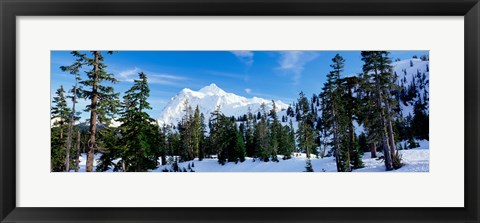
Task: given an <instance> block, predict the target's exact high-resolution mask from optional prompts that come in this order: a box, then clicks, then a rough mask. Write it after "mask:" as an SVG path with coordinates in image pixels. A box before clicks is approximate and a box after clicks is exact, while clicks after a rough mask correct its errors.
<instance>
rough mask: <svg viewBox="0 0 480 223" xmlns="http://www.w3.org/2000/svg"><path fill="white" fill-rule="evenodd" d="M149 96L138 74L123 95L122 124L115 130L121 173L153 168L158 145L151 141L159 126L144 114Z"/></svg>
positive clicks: (148, 105) (143, 81)
mask: <svg viewBox="0 0 480 223" xmlns="http://www.w3.org/2000/svg"><path fill="white" fill-rule="evenodd" d="M149 95H150V88H149V86H148V82H147V75H146V74H145V73H143V72H140V73H139V79H138V80H135V81H134V84H133V86H132V87H131V88H130V89H129V90H128V91H126V92H125V95H124V97H123V103H122V104H123V106H122V107H123V110H122V112H121V117H120V118H119V121H120V122H122V125H120V127H119V128H120V134H121V136H122V138H121V145H123V151H122V154H121V159H122V161H123V162H124V163H125V168H126V169H125V171H135V172H142V171H147V170H149V169H154V168H156V166H157V160H156V156H155V154H156V152H157V151H156V150H157V149H158V147H157V146H158V145H156V142H157V141H156V139H155V138H156V136H157V135H158V132H157V130H158V128H159V127H158V126H157V125H156V124H154V123H156V122H155V120H154V119H152V118H151V117H150V116H149V115H148V113H147V112H146V110H149V109H151V107H150V104H149V103H148V101H147V99H148V97H149Z"/></svg>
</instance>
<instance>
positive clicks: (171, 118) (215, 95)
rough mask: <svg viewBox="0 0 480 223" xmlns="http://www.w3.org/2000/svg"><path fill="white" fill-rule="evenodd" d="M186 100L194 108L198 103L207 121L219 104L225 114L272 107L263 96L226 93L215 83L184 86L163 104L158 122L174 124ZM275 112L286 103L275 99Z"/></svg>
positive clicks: (239, 113) (282, 108)
mask: <svg viewBox="0 0 480 223" xmlns="http://www.w3.org/2000/svg"><path fill="white" fill-rule="evenodd" d="M187 100H188V105H189V106H191V107H192V109H195V107H196V106H197V105H198V107H199V109H200V112H201V113H203V114H204V115H205V121H206V122H208V120H209V118H210V113H211V112H213V111H215V109H216V108H217V106H220V110H221V111H222V113H223V114H225V115H226V116H235V117H238V116H242V115H244V114H247V113H248V109H249V108H250V109H251V112H252V113H253V114H256V113H257V112H258V111H260V105H261V104H262V103H265V105H266V110H267V111H268V110H271V109H272V107H273V103H272V100H267V99H263V98H257V97H253V98H245V97H242V96H238V95H236V94H233V93H227V92H225V91H224V90H222V89H221V88H219V87H218V86H217V85H216V84H213V83H212V84H210V85H208V86H205V87H203V88H202V89H200V90H198V91H193V90H191V89H188V88H185V89H183V90H181V91H180V92H179V93H177V95H175V96H174V97H173V98H172V99H171V100H170V101H169V102H168V104H167V105H166V106H165V108H164V109H163V111H162V112H161V114H160V118H159V119H158V123H159V124H160V125H163V124H167V125H169V124H173V125H176V124H177V123H178V122H179V121H180V120H181V119H182V116H183V115H184V109H185V107H184V106H185V105H184V103H185V101H187ZM275 105H276V107H277V112H280V111H282V110H286V109H287V108H288V105H287V104H285V103H283V102H282V101H279V100H277V101H275Z"/></svg>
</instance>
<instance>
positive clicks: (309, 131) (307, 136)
mask: <svg viewBox="0 0 480 223" xmlns="http://www.w3.org/2000/svg"><path fill="white" fill-rule="evenodd" d="M299 96H300V97H299V99H298V103H297V105H298V106H299V111H298V114H299V122H298V130H297V138H298V142H299V147H300V149H302V150H303V151H304V152H305V153H306V154H307V158H310V156H311V154H317V152H316V146H315V138H316V137H315V131H314V129H313V124H314V117H313V113H312V112H311V110H310V106H309V103H308V99H307V98H306V97H305V95H304V93H303V92H300V94H299Z"/></svg>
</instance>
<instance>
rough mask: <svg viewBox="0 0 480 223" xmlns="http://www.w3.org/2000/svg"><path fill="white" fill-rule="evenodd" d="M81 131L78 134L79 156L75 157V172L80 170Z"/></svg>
mask: <svg viewBox="0 0 480 223" xmlns="http://www.w3.org/2000/svg"><path fill="white" fill-rule="evenodd" d="M79 165H80V130H78V132H77V156H76V157H75V172H78V169H80V166H79Z"/></svg>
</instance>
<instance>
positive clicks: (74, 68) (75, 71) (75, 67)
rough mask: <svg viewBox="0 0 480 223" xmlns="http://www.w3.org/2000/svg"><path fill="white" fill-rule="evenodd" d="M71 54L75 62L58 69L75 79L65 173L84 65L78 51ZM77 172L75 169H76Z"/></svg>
mask: <svg viewBox="0 0 480 223" xmlns="http://www.w3.org/2000/svg"><path fill="white" fill-rule="evenodd" d="M71 54H72V55H73V56H74V57H76V60H75V62H74V63H73V64H72V65H70V66H61V67H60V69H61V70H62V71H64V72H67V71H68V72H70V74H72V75H74V78H75V85H74V86H73V89H72V90H71V92H72V93H73V96H72V97H71V99H72V112H71V114H70V122H69V124H68V137H67V149H66V157H65V169H66V170H67V171H70V161H71V160H70V148H71V146H72V140H73V130H72V129H73V125H74V124H75V121H76V120H79V119H80V118H79V117H78V115H79V114H77V113H76V111H75V105H76V104H77V97H78V96H77V95H78V93H79V91H80V90H81V89H79V87H78V81H80V80H81V79H80V74H79V72H80V69H81V68H82V66H83V65H84V64H85V63H86V60H85V55H84V54H81V53H80V52H78V51H72V52H71ZM76 170H77V168H76Z"/></svg>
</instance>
